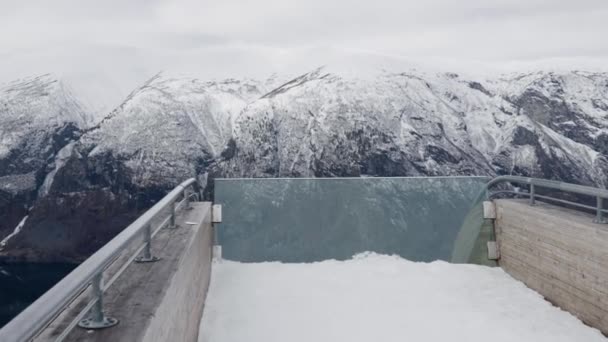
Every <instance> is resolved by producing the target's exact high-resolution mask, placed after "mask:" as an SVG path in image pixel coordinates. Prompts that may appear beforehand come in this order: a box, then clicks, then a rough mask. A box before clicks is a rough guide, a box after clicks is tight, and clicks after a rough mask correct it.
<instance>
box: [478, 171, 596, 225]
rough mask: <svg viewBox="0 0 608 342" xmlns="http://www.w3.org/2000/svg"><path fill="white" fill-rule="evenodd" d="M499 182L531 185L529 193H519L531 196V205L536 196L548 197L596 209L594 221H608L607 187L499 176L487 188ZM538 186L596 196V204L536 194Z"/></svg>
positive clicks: (547, 198)
mask: <svg viewBox="0 0 608 342" xmlns="http://www.w3.org/2000/svg"><path fill="white" fill-rule="evenodd" d="M499 183H516V184H527V185H529V186H530V192H529V193H517V194H519V195H526V196H529V197H530V204H531V205H534V204H535V200H536V198H542V199H546V200H550V201H556V202H560V203H565V204H569V205H574V206H578V207H582V208H585V209H594V210H595V211H596V216H595V220H594V222H595V223H608V221H606V220H605V219H604V213H605V212H607V211H606V209H604V199H608V190H607V189H600V188H594V187H591V186H584V185H578V184H571V183H565V182H560V181H554V180H547V179H539V178H530V177H520V176H498V177H496V178H494V179H492V180H491V181H490V182H489V183H488V184H487V188H488V189H489V188H490V187H492V186H494V185H496V184H499ZM537 187H540V188H547V189H553V190H559V191H564V192H570V193H575V194H579V195H586V196H591V197H595V198H596V206H595V207H591V206H587V205H583V204H580V203H576V202H571V201H566V200H562V199H558V198H553V197H549V196H541V195H538V194H536V188H537Z"/></svg>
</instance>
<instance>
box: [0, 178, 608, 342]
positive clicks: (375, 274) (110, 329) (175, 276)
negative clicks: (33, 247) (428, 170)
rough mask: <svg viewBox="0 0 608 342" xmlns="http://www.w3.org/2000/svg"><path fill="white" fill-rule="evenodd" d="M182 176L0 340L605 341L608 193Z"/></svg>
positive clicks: (404, 181) (398, 181) (524, 185)
mask: <svg viewBox="0 0 608 342" xmlns="http://www.w3.org/2000/svg"><path fill="white" fill-rule="evenodd" d="M197 190H198V187H197V184H196V182H195V180H194V179H190V180H187V181H185V182H184V183H182V184H180V185H179V186H178V187H176V188H175V189H174V190H173V191H171V192H170V193H169V194H168V195H167V196H166V197H165V198H163V199H162V200H161V201H159V202H158V203H157V204H156V205H154V206H153V207H152V208H150V209H149V210H148V211H147V212H146V213H145V214H143V215H142V216H141V217H140V218H138V219H137V220H136V221H135V222H133V223H132V224H131V225H130V226H129V227H127V228H125V229H124V230H123V231H122V232H121V233H120V234H119V235H118V236H116V237H115V238H114V239H113V240H112V241H110V242H109V243H108V244H107V245H105V246H104V247H102V248H101V249H100V250H99V251H97V252H96V253H95V254H93V255H92V256H91V257H90V258H89V259H87V260H86V261H85V262H83V263H82V264H81V265H80V266H78V267H77V268H76V269H75V270H74V271H73V272H72V273H70V274H68V275H67V276H66V277H65V278H64V279H63V280H61V281H60V282H59V283H58V284H57V285H56V286H54V287H53V288H52V289H50V290H49V291H48V292H47V293H45V294H44V295H43V296H42V297H40V298H39V299H38V300H37V301H36V302H34V303H33V304H32V305H31V306H30V307H28V308H27V309H26V310H24V311H23V312H22V313H21V314H20V315H18V316H17V317H15V318H14V319H13V320H12V321H11V322H9V323H8V324H7V325H6V326H4V327H3V328H2V329H0V341H11V342H12V341H30V340H34V341H201V342H203V341H205V342H206V341H214V342H227V341H245V340H247V341H264V342H268V341H285V340H289V341H310V340H322V341H342V340H344V341H346V340H348V341H369V340H382V341H398V340H425V341H440V340H441V341H445V340H454V341H461V340H467V341H486V340H487V339H489V338H491V339H492V340H498V341H513V340H518V341H606V338H605V336H604V335H603V334H602V333H604V334H606V333H608V299H607V298H608V296H607V295H608V272H606V271H605V267H604V266H603V265H606V263H607V262H608V225H606V220H605V219H604V216H605V214H606V213H607V212H608V210H606V209H604V199H606V198H608V191H607V190H605V189H598V188H592V187H586V186H580V185H574V184H567V183H562V182H556V181H549V180H541V179H533V178H524V177H512V176H503V177H497V178H495V179H490V178H486V177H412V178H409V177H408V178H310V179H307V178H297V179H216V181H215V186H214V202H213V203H211V202H201V201H199V198H200V194H199V193H198V191H197Z"/></svg>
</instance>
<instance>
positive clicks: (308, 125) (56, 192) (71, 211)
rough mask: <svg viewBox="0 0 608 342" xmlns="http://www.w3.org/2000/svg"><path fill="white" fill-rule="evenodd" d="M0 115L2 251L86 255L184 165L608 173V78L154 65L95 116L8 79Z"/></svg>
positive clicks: (241, 172) (278, 171)
mask: <svg viewBox="0 0 608 342" xmlns="http://www.w3.org/2000/svg"><path fill="white" fill-rule="evenodd" d="M0 120H2V127H0V131H1V133H2V136H1V139H2V141H1V144H0V215H1V216H2V217H1V219H2V220H1V222H2V223H0V240H2V239H4V240H3V241H4V242H3V243H1V244H0V248H1V249H2V251H0V255H2V256H3V257H4V258H12V259H15V260H17V259H27V260H45V261H57V260H63V261H66V260H67V261H73V260H79V259H82V258H83V257H85V256H87V255H88V254H90V253H91V252H92V251H94V250H95V249H97V248H98V247H99V246H101V245H103V243H105V242H106V241H107V240H108V239H109V238H111V237H112V236H113V235H115V234H116V233H117V232H118V231H119V230H120V229H121V228H124V227H125V226H126V225H127V224H128V223H129V222H130V221H132V220H133V219H134V218H135V217H136V216H137V215H138V213H139V212H141V210H143V209H144V208H147V207H149V206H150V205H151V204H152V203H153V202H154V201H156V200H157V199H159V198H160V197H162V195H163V194H164V193H165V192H166V191H167V190H169V189H170V188H172V187H173V186H175V185H176V184H178V183H179V182H181V181H182V180H183V179H185V178H188V177H191V176H196V177H198V178H199V180H200V181H201V183H202V184H207V182H208V181H209V180H211V179H213V178H214V177H220V176H221V177H278V176H281V177H300V176H308V177H340V176H418V175H428V176H435V175H496V174H520V175H526V176H533V177H543V178H550V179H561V180H564V181H568V182H574V183H581V184H590V185H597V186H602V187H604V186H605V184H606V182H607V173H606V171H607V170H608V159H607V158H608V74H605V73H588V72H563V73H551V72H538V73H533V74H522V75H513V76H503V77H500V78H493V79H469V78H466V77H463V76H459V75H457V74H453V73H435V72H422V71H415V70H410V71H407V72H400V71H399V72H393V71H385V70H379V71H378V72H376V73H373V74H369V73H366V74H365V76H361V75H357V74H356V73H355V74H352V73H347V72H340V71H337V70H333V69H331V68H320V69H317V70H313V71H311V72H310V73H307V74H304V75H301V76H299V77H297V78H294V79H293V80H291V81H287V82H285V81H283V82H281V81H280V80H279V79H278V78H276V77H275V78H270V79H267V80H244V79H243V80H234V79H229V80H223V81H217V82H205V81H201V80H197V79H187V78H178V79H174V78H170V77H166V76H160V75H159V76H156V77H154V78H152V79H150V80H149V81H147V82H146V83H144V84H143V86H142V87H140V88H139V89H136V90H134V91H133V93H132V94H131V95H130V96H129V97H128V98H127V99H126V100H125V101H124V103H122V104H121V105H120V106H118V107H117V108H116V109H115V110H114V111H113V112H111V113H110V114H109V115H107V116H106V117H105V118H103V119H102V120H99V122H97V123H95V124H90V122H91V119H90V118H88V117H87V114H86V110H83V109H82V106H80V105H79V103H78V100H77V99H74V98H73V97H72V96H70V95H69V90H68V89H67V87H65V86H63V85H61V82H58V81H56V80H54V79H53V78H52V77H50V76H44V77H39V78H32V79H29V80H25V81H20V82H15V83H13V84H10V85H7V86H5V87H4V88H2V91H1V92H0ZM211 188H212V182H209V185H208V186H207V187H206V193H207V195H208V196H210V195H211ZM25 217H27V218H26V219H25V220H24V218H25ZM16 227H17V228H18V229H15V228H16ZM15 230H18V231H19V232H18V233H15ZM9 234H12V236H11V237H10V238H8V239H7V238H6V237H7V236H8V235H9Z"/></svg>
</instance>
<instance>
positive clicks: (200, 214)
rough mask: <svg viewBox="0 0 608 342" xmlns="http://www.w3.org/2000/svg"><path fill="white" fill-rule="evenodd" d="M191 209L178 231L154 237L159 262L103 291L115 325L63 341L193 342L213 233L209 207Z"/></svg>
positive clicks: (129, 272) (135, 269) (136, 268)
mask: <svg viewBox="0 0 608 342" xmlns="http://www.w3.org/2000/svg"><path fill="white" fill-rule="evenodd" d="M192 207H193V208H192V209H191V210H183V211H181V212H180V213H179V214H178V216H177V218H176V223H177V224H178V228H176V229H162V230H161V231H159V233H158V234H157V235H156V236H155V237H154V239H153V242H152V252H153V253H152V254H153V255H155V256H157V257H160V258H161V260H160V261H158V262H155V263H146V264H137V263H133V264H131V265H129V266H128V267H127V269H126V270H125V272H124V273H123V274H122V275H121V276H120V277H119V278H118V279H117V281H116V282H115V283H114V284H113V285H112V286H111V287H110V288H109V289H108V290H107V291H106V295H105V297H104V301H105V304H104V311H105V312H106V313H107V314H108V315H110V316H112V317H115V318H117V319H119V320H120V323H119V324H118V325H117V326H115V327H112V328H108V329H104V330H97V331H87V330H84V329H80V328H75V329H74V330H73V331H72V332H71V333H70V334H69V335H68V337H67V338H66V341H112V342H115V341H125V342H126V341H129V342H135V341H192V342H194V341H196V340H197V338H198V328H199V323H200V319H201V316H202V312H203V305H204V301H205V296H206V294H207V289H208V286H209V280H210V275H211V252H212V242H213V238H212V234H213V232H212V229H211V204H210V203H207V202H204V203H203V202H198V203H192ZM192 223H194V224H192ZM125 254H128V253H125ZM126 258H127V255H125V256H122V257H121V258H119V260H117V262H116V263H115V264H118V265H112V267H111V268H113V269H117V268H118V267H119V265H120V264H121V263H120V261H121V260H123V259H125V260H126ZM122 264H124V262H123V263H122ZM112 272H113V270H112V269H110V270H108V273H109V274H112ZM104 278H105V279H107V278H106V277H104ZM82 297H83V298H80V300H77V301H76V302H77V303H76V304H75V305H74V309H72V310H71V311H74V312H75V311H76V310H75V309H76V308H78V307H79V306H80V307H82V306H83V303H84V302H85V300H86V293H84V294H83V296H82ZM68 311H70V310H68ZM74 312H68V313H67V314H65V317H63V319H59V320H58V321H59V322H57V323H54V324H53V325H51V326H50V327H49V329H47V330H48V331H47V332H45V333H44V334H43V336H41V339H42V340H54V337H57V334H58V333H59V332H60V331H61V328H62V327H65V326H66V325H67V322H68V321H70V320H71V319H72V318H73V316H74Z"/></svg>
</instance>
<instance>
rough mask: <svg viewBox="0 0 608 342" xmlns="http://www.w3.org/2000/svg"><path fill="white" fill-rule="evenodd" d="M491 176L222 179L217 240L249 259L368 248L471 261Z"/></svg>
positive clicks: (344, 255) (338, 255)
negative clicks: (221, 209)
mask: <svg viewBox="0 0 608 342" xmlns="http://www.w3.org/2000/svg"><path fill="white" fill-rule="evenodd" d="M487 181H488V179H487V178H485V177H431V178H315V179H309V178H307V179H302V178H300V179H298V178H293V179H272V178H265V179H216V182H215V194H214V197H215V203H218V204H222V205H223V215H222V216H223V222H222V223H221V224H220V225H219V228H218V229H219V232H218V238H219V244H221V245H222V254H223V256H224V257H225V258H226V259H230V260H237V261H245V262H259V261H283V262H312V261H320V260H326V259H338V260H344V259H349V258H351V257H352V256H353V255H355V254H357V253H361V252H365V251H372V252H377V253H383V254H398V255H400V256H402V257H404V258H407V259H409V260H413V261H432V260H437V259H440V260H446V261H454V262H468V261H469V260H470V259H472V258H474V257H475V254H479V253H480V251H479V250H478V249H479V246H480V245H483V246H484V248H485V242H479V241H478V237H479V236H480V234H479V233H480V229H481V227H482V225H483V217H482V211H481V210H480V208H481V201H482V199H483V198H484V196H485V184H486V183H487ZM471 209H476V210H471ZM482 235H483V234H482ZM483 236H485V235H483ZM486 239H487V237H486ZM484 252H485V250H484Z"/></svg>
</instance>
